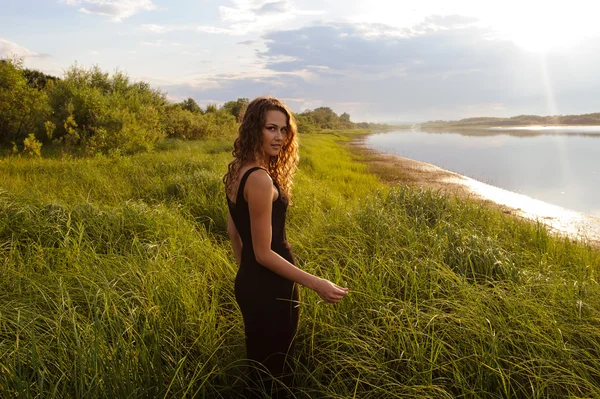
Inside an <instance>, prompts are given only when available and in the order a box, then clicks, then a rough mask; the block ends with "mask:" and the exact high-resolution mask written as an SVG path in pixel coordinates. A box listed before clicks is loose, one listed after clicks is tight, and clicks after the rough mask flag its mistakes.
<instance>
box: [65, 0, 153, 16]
mask: <svg viewBox="0 0 600 399" xmlns="http://www.w3.org/2000/svg"><path fill="white" fill-rule="evenodd" d="M63 3H65V4H68V5H70V6H79V7H80V8H79V11H81V12H83V13H88V14H99V15H103V16H107V17H110V18H111V19H112V20H113V21H122V20H123V19H126V18H129V17H131V16H132V15H135V14H137V13H138V12H140V11H151V10H154V9H156V6H155V5H154V2H153V0H112V1H111V0H63Z"/></svg>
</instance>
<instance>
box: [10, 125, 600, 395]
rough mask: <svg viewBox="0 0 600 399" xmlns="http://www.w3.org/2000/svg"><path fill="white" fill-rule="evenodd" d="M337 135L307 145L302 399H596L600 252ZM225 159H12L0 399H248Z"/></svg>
mask: <svg viewBox="0 0 600 399" xmlns="http://www.w3.org/2000/svg"><path fill="white" fill-rule="evenodd" d="M343 140H346V138H345V137H344V136H343V135H340V134H335V132H334V133H332V134H326V135H323V134H321V135H310V134H307V135H303V136H302V137H301V157H302V160H301V163H300V169H299V172H298V175H297V179H296V186H295V188H294V196H293V201H294V205H293V206H292V207H291V208H290V210H289V221H288V237H289V240H290V242H291V244H292V246H293V248H294V251H295V254H296V259H297V261H298V264H299V266H300V267H302V268H303V269H305V270H307V271H309V272H312V273H315V274H318V275H319V276H323V277H326V278H329V279H331V280H333V281H335V282H337V283H338V284H342V285H347V286H349V287H350V294H349V295H348V297H346V298H345V299H344V300H343V301H342V302H340V303H339V304H337V305H329V304H326V303H323V302H321V301H319V298H318V297H317V296H316V295H315V294H314V293H313V292H310V291H309V290H306V289H303V291H302V307H301V308H302V311H301V312H302V313H301V320H300V328H299V335H298V344H297V352H298V353H297V356H296V363H297V364H296V371H297V372H296V380H297V387H296V390H295V394H296V396H297V397H333V398H348V397H350V398H352V397H356V398H393V397H419V398H423V397H425V398H453V397H472V398H478V397H484V398H513V397H523V398H525V397H526V398H530V397H531V398H547V397H555V398H564V397H571V398H584V397H590V398H591V397H598V396H600V367H599V366H600V301H599V300H598V298H600V287H599V285H598V272H599V269H600V266H599V265H600V254H599V252H598V251H597V250H595V249H593V248H592V247H590V246H586V245H585V244H581V243H575V242H572V241H570V240H569V239H566V238H559V237H555V236H552V235H550V234H548V233H547V232H546V231H545V230H544V228H543V227H542V226H541V225H539V224H535V223H527V222H523V221H520V220H517V219H514V218H511V217H509V216H507V215H504V214H503V213H501V212H499V211H497V210H495V209H492V208H489V207H487V206H485V205H482V204H479V203H469V202H465V201H463V200H458V199H455V198H452V197H446V196H442V195H439V194H438V193H436V192H432V191H429V190H425V189H418V188H413V187H406V186H400V187H389V186H387V185H385V184H383V183H381V182H379V180H378V179H377V178H376V176H374V175H372V174H369V173H368V172H367V169H366V166H364V165H362V164H361V163H358V162H356V161H355V160H353V158H352V156H351V155H350V154H349V153H348V152H347V150H346V149H345V147H343V146H341V145H339V144H338V141H343ZM229 153H230V143H223V142H208V141H207V142H197V143H190V142H185V143H180V142H170V144H168V145H165V146H164V147H163V148H162V150H159V151H156V152H154V153H150V154H141V155H135V156H132V157H123V158H96V159H70V160H69V159H66V160H60V159H41V160H24V159H18V158H5V159H3V160H1V161H0V285H1V286H0V288H1V290H0V394H1V396H2V397H9V396H10V397H27V398H33V397H44V398H52V397H55V398H64V397H78V398H87V397H89V398H97V397H130V398H143V397H153V398H154V397H190V398H191V397H198V398H213V397H223V398H228V397H234V396H235V394H236V392H237V390H238V389H239V388H241V386H242V385H243V384H246V383H249V382H248V381H245V380H244V379H243V377H242V376H243V373H244V367H245V363H244V361H243V357H244V339H243V324H242V318H241V314H240V312H239V309H238V308H237V305H236V303H235V299H234V295H233V279H234V277H235V273H236V270H237V267H236V265H235V262H234V259H233V254H232V251H231V249H230V245H229V242H228V240H227V236H226V233H225V231H226V206H225V197H224V194H223V187H222V183H221V177H222V174H223V173H224V171H225V168H226V165H227V162H228V161H229V158H230V155H229Z"/></svg>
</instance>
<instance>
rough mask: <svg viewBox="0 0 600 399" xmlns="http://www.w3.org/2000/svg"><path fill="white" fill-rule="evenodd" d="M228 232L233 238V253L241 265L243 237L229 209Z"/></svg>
mask: <svg viewBox="0 0 600 399" xmlns="http://www.w3.org/2000/svg"><path fill="white" fill-rule="evenodd" d="M227 234H229V238H230V239H231V246H232V247H233V253H234V254H235V261H236V263H237V265H238V266H239V265H241V264H242V239H241V238H240V234H239V233H238V231H237V227H235V223H233V219H232V218H231V213H230V212H229V211H227Z"/></svg>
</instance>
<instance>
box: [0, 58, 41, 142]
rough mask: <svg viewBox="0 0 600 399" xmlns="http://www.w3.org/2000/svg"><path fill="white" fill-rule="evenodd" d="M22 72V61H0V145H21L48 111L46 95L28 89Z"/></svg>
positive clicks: (32, 88)
mask: <svg viewBox="0 0 600 399" xmlns="http://www.w3.org/2000/svg"><path fill="white" fill-rule="evenodd" d="M22 71H23V62H22V60H18V59H3V60H0V110H1V112H0V144H9V143H11V142H13V143H15V142H17V143H21V142H23V140H25V139H26V138H27V135H28V134H29V133H31V132H32V131H35V130H37V129H38V128H39V127H40V126H41V125H42V124H43V121H44V118H45V117H46V115H48V113H49V111H50V109H49V107H48V102H47V97H46V92H45V91H43V90H39V89H37V88H35V87H31V86H29V85H28V84H27V79H26V78H25V76H23V73H22Z"/></svg>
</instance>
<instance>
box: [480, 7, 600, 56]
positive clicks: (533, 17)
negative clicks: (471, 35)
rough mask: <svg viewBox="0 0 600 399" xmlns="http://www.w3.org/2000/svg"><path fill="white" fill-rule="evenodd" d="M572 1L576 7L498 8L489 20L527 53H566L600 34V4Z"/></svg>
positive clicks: (488, 16) (489, 16)
mask: <svg viewBox="0 0 600 399" xmlns="http://www.w3.org/2000/svg"><path fill="white" fill-rule="evenodd" d="M571 1H572V2H573V4H569V5H568V6H567V5H565V4H564V2H547V1H544V2H541V1H535V0H533V1H526V0H525V1H521V2H520V3H521V4H520V5H519V6H518V7H507V8H506V9H504V10H500V9H496V11H497V12H495V13H494V14H493V15H487V18H486V19H487V21H488V22H489V23H490V25H491V26H492V27H493V28H494V29H495V30H496V31H498V32H499V33H500V35H501V36H502V37H504V38H506V39H508V40H510V41H512V42H513V43H515V44H516V45H517V46H519V47H520V48H522V49H524V50H526V51H531V52H540V53H544V52H548V51H565V50H568V49H569V48H571V47H573V46H574V45H575V44H577V42H579V41H581V40H583V39H585V38H588V37H592V36H598V35H600V24H598V23H597V21H596V17H595V16H597V15H598V13H599V12H600V2H599V4H598V5H595V2H591V1H589V2H585V4H583V3H582V2H580V1H578V0H571ZM576 3H577V4H576ZM578 3H582V4H578Z"/></svg>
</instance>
